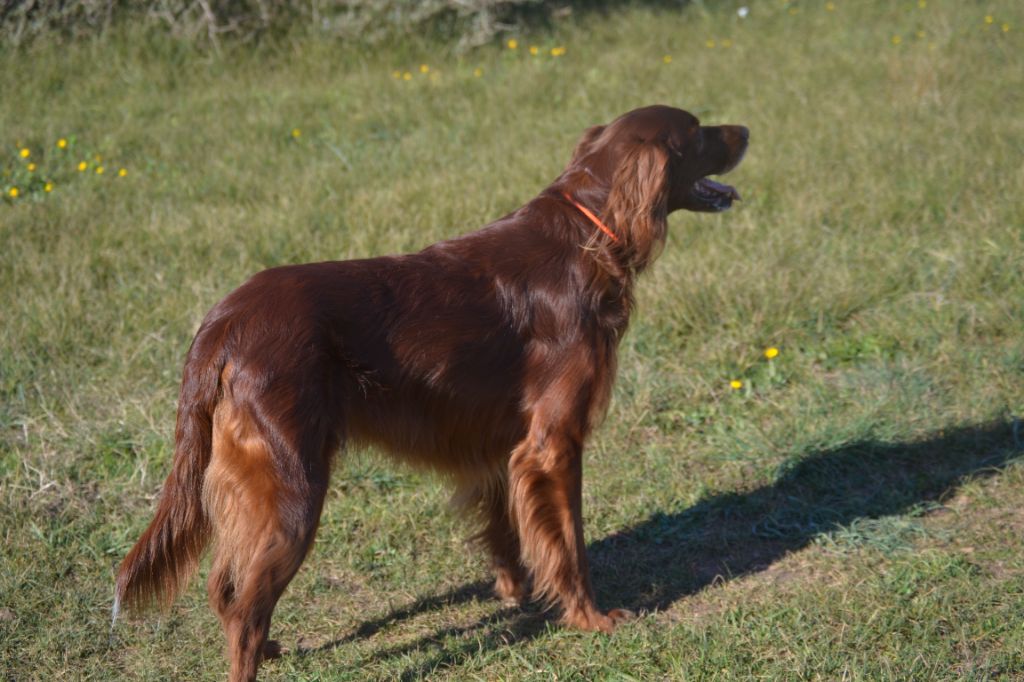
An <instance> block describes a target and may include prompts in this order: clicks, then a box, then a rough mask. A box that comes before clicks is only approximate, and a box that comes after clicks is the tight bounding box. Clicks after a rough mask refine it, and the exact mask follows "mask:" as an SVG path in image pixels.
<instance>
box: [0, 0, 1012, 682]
mask: <svg viewBox="0 0 1024 682" xmlns="http://www.w3.org/2000/svg"><path fill="white" fill-rule="evenodd" d="M706 5H707V6H708V7H713V8H714V9H709V10H701V9H700V8H699V7H689V8H687V9H685V10H675V11H669V10H660V11H654V10H646V9H632V10H617V11H611V12H610V13H608V14H607V15H602V14H600V13H593V14H590V13H585V12H578V13H577V16H575V17H573V18H572V19H571V20H570V21H568V22H566V23H564V24H562V25H558V26H556V27H555V28H554V29H553V30H552V31H550V32H547V33H544V32H538V33H536V34H535V35H515V36H508V37H506V38H504V39H503V41H502V42H501V43H500V44H496V45H494V46H492V47H490V48H485V49H481V50H478V51H474V52H470V53H467V54H462V55H457V54H454V53H453V52H451V51H449V50H446V49H443V48H442V47H439V46H437V45H433V44H431V43H429V42H426V41H415V40H413V41H410V42H409V43H408V44H406V45H403V46H394V47H390V48H380V49H378V50H375V51H373V52H359V51H355V50H349V49H346V48H345V47H344V46H340V45H337V44H333V43H330V42H327V41H325V40H319V39H300V38H294V39H293V40H292V41H291V42H288V43H286V44H279V45H276V46H270V45H262V46H240V47H237V48H233V47H231V46H230V45H225V46H223V54H222V55H221V56H219V57H218V56H216V55H205V54H202V53H198V52H194V51H193V50H192V49H191V48H186V47H183V46H181V45H180V44H178V43H174V42H172V41H170V40H168V39H155V40H154V39H152V38H151V37H148V38H145V39H144V38H143V37H141V36H133V35H130V34H124V35H112V36H107V37H106V38H105V39H103V40H98V41H96V42H93V43H88V44H80V45H75V46H71V47H68V46H57V45H45V44H44V45H37V46H35V47H33V48H31V49H30V50H28V51H27V52H22V53H15V52H4V53H0V58H2V59H3V62H4V64H5V68H4V69H0V92H2V93H3V97H0V173H2V174H3V175H2V176H0V189H2V191H3V194H2V197H0V244H2V248H0V311H2V312H0V396H2V397H0V427H2V431H0V518H3V520H4V523H3V536H2V537H3V540H4V543H5V544H4V547H5V549H4V551H3V552H2V553H0V557H2V558H0V670H3V671H4V672H8V671H10V674H11V675H13V676H14V677H15V678H16V679H22V678H27V679H31V678H46V679H52V678H56V677H59V676H63V677H73V678H79V677H81V678H95V679H110V678H113V677H129V678H140V679H146V678H148V679H166V678H188V679H217V678H219V676H221V675H222V674H223V671H224V665H223V661H222V658H221V640H220V634H219V629H218V627H217V625H216V622H215V619H214V617H213V615H212V614H211V613H210V612H209V610H208V609H207V608H206V606H205V597H204V593H203V589H202V581H201V580H196V581H195V584H194V585H193V587H192V588H191V589H190V591H189V592H188V594H187V595H186V597H185V598H184V599H183V600H182V601H181V602H180V603H179V604H178V605H177V606H176V607H175V608H174V609H173V610H172V611H171V612H170V614H169V615H166V616H161V617H153V618H151V619H148V620H144V621H128V622H127V623H125V624H123V625H121V626H119V629H118V632H117V638H116V640H115V643H114V645H113V646H111V645H110V644H108V641H109V640H108V630H107V626H108V623H109V601H110V596H111V591H112V583H111V576H112V569H113V567H114V566H115V565H116V563H117V561H118V560H119V559H120V557H121V556H122V555H123V553H124V552H125V551H126V549H127V548H128V547H129V546H130V544H131V543H132V542H133V541H134V539H135V538H136V537H137V536H138V534H139V532H140V531H141V529H142V528H143V527H144V525H145V523H146V522H147V521H148V517H149V514H150V513H151V510H152V506H153V496H154V494H155V493H156V491H157V489H158V486H159V483H160V481H161V480H162V477H163V476H164V475H165V473H166V471H167V463H168V458H169V456H170V439H171V434H172V430H173V423H174V408H175V400H176V397H177V384H178V379H179V374H180V368H181V361H182V358H183V355H184V352H185V350H186V348H187V346H188V343H189V341H190V338H191V335H192V334H193V333H194V331H195V328H196V326H197V325H198V322H199V320H200V319H201V317H202V315H203V314H204V313H205V312H206V310H207V309H208V308H209V307H210V306H211V305H212V304H213V303H214V302H216V300H217V299H218V298H219V297H221V296H222V295H224V294H225V293H227V292H228V291H230V290H231V289H232V288H234V287H235V286H237V285H238V284H239V283H241V282H242V281H243V280H244V279H245V278H246V277H247V276H248V275H250V274H251V273H253V272H255V271H257V270H259V269H262V268H265V267H269V266H273V265H278V264H282V263H292V262H303V261H312V260H324V259H332V258H351V257H363V256H370V255H378V254H383V253H393V252H402V251H410V250H414V249H417V248H420V247H422V246H423V245H426V244H428V243H430V242H433V241H435V240H438V239H442V238H445V237H449V236H452V235H456V234H459V233H462V232H465V231H467V230H471V229H474V228H476V227H478V226H480V225H483V224H485V223H486V222H488V221H490V220H493V219H495V218H497V217H499V216H501V215H503V214H505V213H506V212H508V211H510V210H512V209H514V208H515V207H517V206H519V205H521V204H522V203H523V202H524V201H526V200H528V199H529V198H530V197H532V196H533V195H534V194H536V192H537V191H538V190H539V189H541V188H542V187H543V186H545V185H546V184H547V183H548V182H549V181H550V180H551V179H552V178H553V177H555V176H556V175H557V174H558V172H559V171H560V170H561V168H562V165H563V164H564V163H565V162H566V160H567V158H568V155H569V152H570V150H571V149H572V146H573V144H574V143H575V141H576V139H577V137H578V135H579V134H580V133H581V132H582V130H584V129H585V128H586V127H587V126H590V125H593V124H595V123H599V122H604V121H608V120H610V119H611V118H613V117H614V116H616V115H617V114H619V113H621V112H623V111H625V110H628V109H630V108H632V107H635V106H640V105H644V104H649V103H653V102H663V103H667V104H673V105H677V106H682V107H684V108H687V109H689V110H691V111H693V112H694V113H696V114H698V115H699V116H700V117H701V118H702V119H703V120H704V121H706V122H708V123H715V122H733V123H742V124H745V125H747V126H749V127H750V129H751V131H752V142H751V148H750V151H749V154H748V157H747V159H746V160H745V161H744V162H743V164H742V165H741V166H740V167H739V168H737V169H736V170H735V171H734V172H733V173H732V174H730V176H729V178H730V179H729V182H730V183H731V184H734V185H736V187H737V188H738V189H739V191H740V192H741V194H742V195H743V198H744V200H743V202H741V203H740V204H738V205H737V207H736V208H735V209H734V210H733V211H730V212H728V213H726V214H724V215H721V216H696V215H677V216H675V217H673V218H672V219H671V234H670V239H669V244H668V245H667V248H666V249H665V252H664V255H663V257H662V258H661V260H660V261H659V262H658V263H657V264H656V265H655V266H654V267H653V268H652V270H651V271H650V272H649V273H647V274H645V276H644V278H643V279H642V280H641V282H640V285H639V290H638V292H637V293H638V298H639V306H638V313H637V315H636V317H635V318H634V320H633V322H632V324H631V328H630V331H629V334H628V335H627V337H626V339H625V341H624V342H623V347H622V357H621V362H620V379H619V383H618V385H617V389H616V394H615V399H614V402H613V405H612V408H611V412H610V414H609V418H608V420H607V421H606V423H605V425H604V426H603V427H602V429H601V430H600V432H599V433H598V434H597V437H596V438H595V440H594V442H593V443H592V447H591V448H590V451H589V453H588V457H587V465H586V467H587V476H586V481H587V482H586V485H585V514H586V518H587V532H588V538H589V539H590V540H591V543H592V550H593V551H592V554H593V555H594V564H595V567H594V573H595V582H596V584H597V589H598V592H599V595H600V600H601V602H602V604H603V605H604V606H605V607H613V606H625V607H636V606H643V605H647V606H654V607H657V609H658V611H657V613H655V614H654V615H651V616H649V617H648V618H646V619H644V620H641V621H640V622H639V623H638V624H636V625H632V626H630V627H628V628H626V629H624V630H623V631H622V632H621V633H620V634H618V635H616V636H615V637H614V638H611V639H606V638H603V637H597V636H589V635H579V634H576V633H569V632H565V631H561V630H558V629H555V628H551V629H548V628H547V627H546V626H544V625H543V624H540V625H537V624H536V621H529V622H532V623H533V625H529V623H527V625H526V626H524V625H523V624H522V623H521V622H520V621H518V620H516V619H515V618H514V617H512V616H509V617H505V616H502V615H501V614H500V613H499V611H498V609H499V607H498V605H497V604H495V603H493V602H491V601H488V600H486V597H485V595H484V594H483V593H480V594H479V595H477V594H476V593H472V594H471V596H472V598H471V599H469V600H466V599H459V598H454V599H453V600H451V601H452V603H450V604H448V603H439V604H436V605H434V606H433V607H431V608H426V609H424V610H423V611H422V612H421V613H417V614H415V615H413V616H411V617H410V618H407V619H399V620H398V621H397V622H394V623H387V624H386V625H384V626H382V627H381V628H380V629H379V630H378V631H375V632H373V633H370V634H367V633H365V632H364V634H363V635H361V636H358V637H354V638H352V639H350V640H344V641H340V642H339V641H338V640H341V639H342V638H343V637H345V636H347V635H349V634H351V633H353V632H354V631H355V630H356V629H357V628H359V626H360V625H362V624H364V623H366V622H367V621H370V620H372V619H376V618H380V617H382V616H384V615H386V614H388V613H389V612H390V611H391V610H392V609H397V608H400V607H403V606H407V605H409V604H411V603H413V602H414V601H415V600H416V599H417V598H420V597H430V596H434V595H443V594H445V593H446V592H447V591H449V590H458V588H460V587H462V586H464V585H467V584H472V583H474V582H476V581H480V580H485V579H486V577H487V572H486V567H485V565H484V562H483V561H482V559H481V558H480V557H478V556H477V555H476V554H475V553H473V552H471V551H468V550H466V548H465V547H464V545H463V538H464V537H465V535H466V534H467V530H468V529H467V528H466V527H465V526H464V525H463V524H462V523H460V521H459V520H458V519H457V518H454V517H453V516H452V515H451V514H449V513H448V512H447V511H446V509H447V507H446V491H445V488H444V486H443V485H441V484H440V483H439V482H437V481H434V480H433V479H431V478H429V477H427V476H424V475H421V474H414V473H410V472H408V471H405V470H403V469H401V468H397V467H394V466H392V465H390V464H388V463H385V462H381V461H380V460H379V459H377V458H374V457H370V456H368V455H359V456H357V457H354V458H352V459H351V460H349V461H347V462H346V463H345V464H342V465H340V466H339V467H338V468H337V471H336V475H335V484H334V487H333V489H332V492H331V495H330V499H329V502H328V504H327V508H326V510H325V514H324V520H323V527H322V531H321V533H320V536H319V539H318V544H317V547H316V548H315V550H314V552H313V554H312V556H311V557H310V559H309V561H308V562H307V565H306V566H305V567H304V569H303V570H302V571H301V572H300V574H299V576H298V577H297V579H296V581H295V583H294V584H293V586H292V587H291V588H289V591H288V592H287V593H286V595H285V598H284V600H283V602H282V604H281V607H280V608H279V610H278V612H277V617H276V621H275V628H274V629H275V631H276V632H277V635H278V636H280V637H281V638H282V639H283V640H284V643H285V644H286V645H288V646H291V647H293V648H295V647H297V646H300V645H301V646H304V647H307V648H314V647H317V646H321V645H325V644H331V643H332V642H334V643H335V645H334V646H328V647H326V648H325V649H323V650H320V651H315V652H312V653H309V654H307V655H303V656H291V657H286V658H284V659H282V660H281V661H277V662H274V663H272V664H269V665H268V666H266V670H265V675H266V678H267V679H296V678H299V679H314V678H317V677H319V678H320V679H359V680H362V679H366V678H379V679H393V678H395V677H399V676H401V675H403V674H406V675H407V676H408V677H415V676H417V675H420V674H427V673H429V672H433V674H434V676H436V677H440V678H446V677H451V678H456V679H523V678H526V677H529V676H530V675H533V676H536V677H538V678H547V677H552V676H555V675H557V676H559V677H562V678H564V677H571V676H572V675H579V676H581V677H583V678H587V679H591V678H603V679H618V678H620V677H622V676H623V675H627V674H628V675H632V676H633V677H635V678H637V679H665V678H674V679H690V678H692V679H723V680H725V679H748V678H751V677H755V678H756V677H760V678H764V679H784V678H787V676H789V677H798V678H807V679H813V678H815V677H816V676H817V677H819V678H821V679H843V678H844V675H845V676H846V678H847V679H865V680H878V679H894V680H895V679H912V678H917V679H939V678H942V679H965V678H966V679H970V678H976V679H985V678H992V679H1012V678H1013V677H1014V676H1015V675H1016V674H1017V672H1019V671H1020V670H1021V668H1022V666H1024V660H1022V659H1021V654H1020V652H1021V651H1022V648H1021V644H1022V642H1021V637H1020V632H1021V630H1020V627H1019V625H1020V615H1019V614H1020V613H1021V612H1022V608H1024V597H1022V594H1024V554H1022V550H1024V543H1022V541H1021V533H1020V529H1021V528H1022V527H1024V523H1022V521H1024V518H1022V517H1021V515H1020V513H1019V511H1018V510H1019V509H1021V508H1024V505H1022V504H1021V503H1022V502H1024V499H1022V494H1021V493H1020V482H1021V470H1020V467H1019V466H1018V465H1014V464H1012V463H1011V462H1012V460H1013V459H1014V458H1015V457H1016V456H1018V455H1019V454H1020V445H1019V441H1018V442H1017V443H1016V444H1015V441H1014V436H1013V428H1014V418H1015V416H1019V415H1020V414H1021V413H1022V412H1024V389H1022V388H1021V387H1022V385H1024V351H1022V348H1024V344H1022V336H1021V335H1022V330H1024V309H1022V306H1021V301H1024V230H1022V226H1024V202H1021V201H1020V200H1019V196H1020V193H1021V187H1022V186H1024V170H1022V165H1021V163H1020V159H1021V151H1022V149H1024V119H1022V117H1021V116H1020V111H1021V105H1022V102H1021V96H1020V93H1021V92H1024V49H1022V47H1024V45H1022V43H1021V33H1020V31H1019V30H1018V28H1017V27H1019V26H1020V25H1021V18H1022V15H1021V10H1020V8H1019V7H1018V6H1017V4H1016V3H1013V2H1009V1H1006V2H995V3H990V4H988V5H985V6H976V5H973V4H970V3H960V2H953V1H952V0H947V1H937V0H928V2H914V1H910V0H908V1H907V2H901V3H872V2H842V1H838V2H830V3H817V2H813V3H812V2H807V3H803V2H801V3H792V2H790V3H782V2H776V1H774V0H765V2H759V3H749V4H748V5H747V7H748V11H747V12H746V13H745V16H740V14H741V13H740V12H738V11H737V10H738V9H739V8H740V7H741V6H743V5H742V3H726V4H723V5H721V6H720V7H719V6H717V4H715V3H706ZM792 10H797V11H796V12H792ZM895 37H899V40H898V41H897V40H894V38H895ZM531 46H532V47H536V48H537V49H536V54H531V51H530V48H531ZM556 51H557V52H558V54H555V52H556ZM424 67H425V68H424ZM62 140H63V141H64V144H63V145H61V144H60V142H61V141H62ZM24 149H27V150H28V151H29V154H28V155H27V156H22V150H24ZM97 157H98V158H97ZM29 164H35V167H34V168H33V169H32V170H29V168H28V166H29ZM82 164H84V167H82V168H81V170H79V168H80V166H81V165H82ZM101 167H102V168H103V169H104V171H103V173H98V172H97V171H98V170H99V168H101ZM121 169H124V171H125V172H124V174H122V173H121V172H120V171H121ZM47 184H49V185H50V189H49V190H48V189H47V188H46V187H47ZM13 189H16V190H17V192H16V195H15V196H12V194H11V191H12V190H13ZM771 350H775V351H776V352H774V353H769V351H771ZM989 424H994V426H992V428H989V427H988V426H986V425H989ZM976 427H977V428H976ZM1018 437H1020V436H1019V427H1018ZM1008 464H1009V466H1008V467H1007V465H1008ZM716 575H718V576H721V577H720V578H715V576H716ZM488 618H492V620H490V621H487V620H485V619H488ZM506 640H507V641H506Z"/></svg>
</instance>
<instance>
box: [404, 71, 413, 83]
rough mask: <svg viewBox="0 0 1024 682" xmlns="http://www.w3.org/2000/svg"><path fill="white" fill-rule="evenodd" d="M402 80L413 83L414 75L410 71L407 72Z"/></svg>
mask: <svg viewBox="0 0 1024 682" xmlns="http://www.w3.org/2000/svg"><path fill="white" fill-rule="evenodd" d="M402 80H404V81H411V80H412V74H411V73H409V72H408V71H406V72H405V73H403V74H402Z"/></svg>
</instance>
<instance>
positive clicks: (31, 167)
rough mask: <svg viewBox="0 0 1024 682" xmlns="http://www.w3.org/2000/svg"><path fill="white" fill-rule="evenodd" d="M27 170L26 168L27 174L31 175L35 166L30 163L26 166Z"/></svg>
mask: <svg viewBox="0 0 1024 682" xmlns="http://www.w3.org/2000/svg"><path fill="white" fill-rule="evenodd" d="M27 168H28V172H29V173H31V172H32V171H34V170H35V169H36V165H35V164H34V163H30V164H29V165H28V166H27Z"/></svg>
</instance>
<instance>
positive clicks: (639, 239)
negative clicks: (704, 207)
mask: <svg viewBox="0 0 1024 682" xmlns="http://www.w3.org/2000/svg"><path fill="white" fill-rule="evenodd" d="M668 166H669V155H668V152H667V151H666V150H665V149H664V147H663V146H662V145H660V144H658V143H655V142H640V143H637V144H635V145H633V146H632V147H631V148H630V149H629V151H628V152H627V153H626V155H625V157H624V158H623V159H622V161H621V162H620V163H619V166H618V168H616V170H615V175H614V177H613V179H612V187H611V192H610V193H609V195H608V203H607V204H606V205H605V209H604V215H605V216H606V219H607V220H608V222H610V223H611V224H612V229H613V230H615V232H616V233H617V234H618V235H619V238H620V239H621V240H622V242H623V246H624V248H625V249H626V250H627V251H628V254H629V259H628V263H629V267H631V268H632V269H633V270H636V271H639V270H642V269H643V268H644V267H645V266H646V265H647V264H648V263H649V262H650V261H651V260H652V259H653V258H654V257H655V256H656V255H657V250H658V249H659V248H660V247H661V245H662V244H664V242H665V233H666V231H667V229H668V189H669V186H668Z"/></svg>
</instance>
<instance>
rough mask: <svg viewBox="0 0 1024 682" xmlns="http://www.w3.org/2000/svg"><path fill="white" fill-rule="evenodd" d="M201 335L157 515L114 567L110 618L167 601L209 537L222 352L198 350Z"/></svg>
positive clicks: (187, 375) (193, 350) (190, 366)
mask: <svg viewBox="0 0 1024 682" xmlns="http://www.w3.org/2000/svg"><path fill="white" fill-rule="evenodd" d="M202 336H203V331H202V330H200V333H199V334H197V336H196V340H195V341H194V342H193V345H192V348H191V349H190V350H189V354H188V355H189V357H188V360H187V361H186V363H185V371H184V376H183V378H182V382H181V395H180V399H179V401H178V420H177V425H176V427H175V435H174V441H175V445H174V462H173V464H172V468H171V473H170V475H168V477H167V481H166V482H165V483H164V487H163V492H162V493H161V495H160V502H159V504H158V505H157V509H156V516H155V517H154V518H153V520H152V521H151V522H150V524H149V527H148V528H146V530H145V532H144V533H143V534H142V537H141V538H139V541H138V542H136V543H135V546H134V547H132V549H131V551H130V552H128V556H126V557H125V558H124V561H122V562H121V566H120V568H118V570H117V584H116V587H115V593H114V608H113V618H112V620H111V623H112V624H113V622H114V621H116V620H117V616H118V613H119V612H120V610H121V607H122V605H123V606H127V607H129V608H141V607H144V606H147V605H148V604H150V603H152V602H154V601H155V602H157V603H159V604H160V605H162V606H168V605H170V603H171V602H173V601H174V598H175V597H176V596H177V594H178V592H179V591H180V590H181V589H182V588H183V587H184V586H185V584H186V583H187V582H188V579H189V578H190V577H191V576H192V573H193V572H195V569H196V566H197V565H198V563H199V559H200V557H201V556H202V553H203V550H204V549H205V548H206V544H207V542H208V540H209V537H210V522H209V519H208V518H207V515H206V512H205V511H204V509H203V503H202V489H203V478H204V475H205V473H206V468H207V466H208V465H209V464H210V456H211V451H212V448H213V443H212V439H213V410H214V407H215V406H216V403H217V396H218V391H219V383H220V373H221V370H222V369H223V360H222V359H221V358H218V357H217V356H218V355H220V353H214V354H207V353H202V352H201V350H200V346H202V345H204V344H203V343H202V341H201V337H202ZM202 356H205V357H202Z"/></svg>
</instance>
